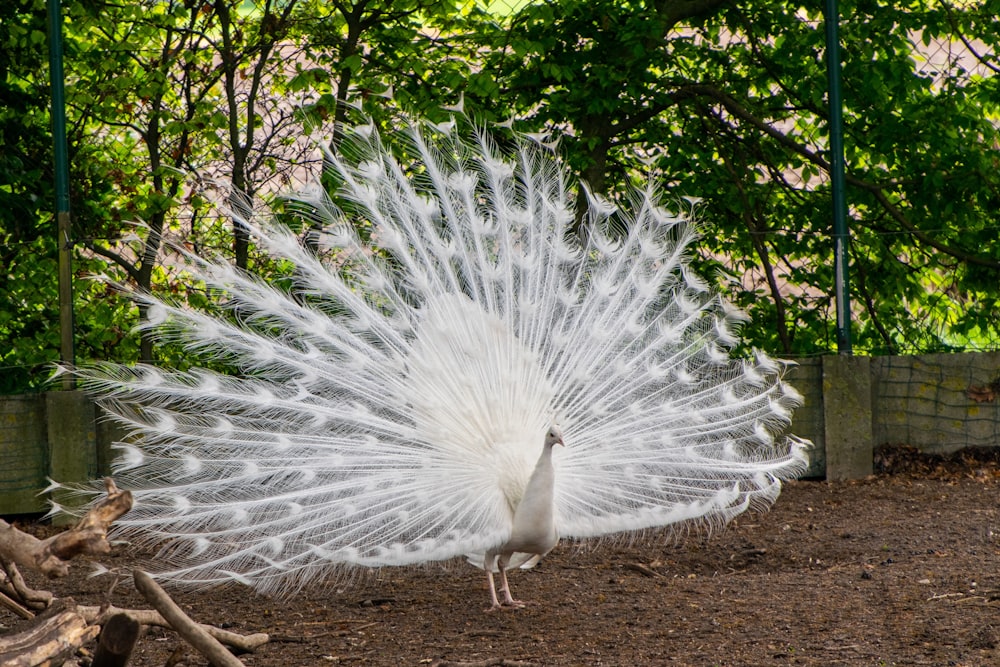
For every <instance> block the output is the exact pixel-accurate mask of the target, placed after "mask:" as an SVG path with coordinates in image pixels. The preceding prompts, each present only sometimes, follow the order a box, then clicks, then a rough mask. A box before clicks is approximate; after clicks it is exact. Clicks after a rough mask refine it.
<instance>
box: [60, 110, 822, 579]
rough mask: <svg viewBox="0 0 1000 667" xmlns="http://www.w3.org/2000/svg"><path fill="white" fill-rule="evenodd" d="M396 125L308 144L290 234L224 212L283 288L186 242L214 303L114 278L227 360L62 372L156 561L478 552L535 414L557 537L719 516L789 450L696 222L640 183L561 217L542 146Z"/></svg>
mask: <svg viewBox="0 0 1000 667" xmlns="http://www.w3.org/2000/svg"><path fill="white" fill-rule="evenodd" d="M403 144H404V146H405V148H406V149H407V151H408V152H409V154H410V156H411V158H412V159H413V164H412V165H410V164H408V165H406V166H404V162H403V161H400V160H397V159H395V158H393V157H392V155H391V154H390V152H389V151H388V150H387V149H386V148H385V147H384V145H383V144H382V140H381V138H380V137H379V135H378V132H377V131H376V130H375V129H374V128H373V127H372V126H362V127H359V128H356V129H355V131H354V132H353V133H351V134H349V136H348V138H347V140H346V143H345V144H344V147H343V149H342V150H341V151H340V152H339V153H338V154H330V155H329V156H328V161H329V164H330V169H331V173H332V174H333V178H334V180H335V181H336V182H338V183H339V184H340V190H339V191H338V193H337V199H336V202H337V203H336V204H335V203H334V201H332V200H330V199H328V198H326V196H325V195H324V194H322V193H317V192H314V193H313V194H312V195H310V196H308V197H304V198H303V199H302V201H301V202H300V207H301V208H302V209H303V210H304V211H306V213H307V215H308V217H309V218H310V221H311V222H312V223H313V231H311V232H310V238H309V240H310V245H311V247H310V248H308V249H307V248H305V247H304V246H303V245H302V243H300V240H299V239H297V238H296V237H295V236H293V234H292V233H291V232H290V231H288V230H287V229H281V228H278V227H277V226H275V225H272V224H270V223H267V222H259V221H254V220H248V221H245V224H246V226H247V228H248V229H249V230H250V231H251V232H252V233H253V234H254V235H255V236H256V238H257V239H258V242H259V243H260V244H261V246H262V247H264V248H266V249H267V251H268V252H270V253H271V254H273V255H274V256H276V257H279V258H282V259H284V260H285V261H286V262H287V263H288V264H289V265H291V266H294V267H295V268H294V274H293V276H292V279H291V281H290V282H291V284H292V287H291V288H290V291H289V290H288V289H279V288H277V287H274V286H272V285H269V284H267V283H265V282H264V281H262V280H260V279H258V278H256V277H253V276H250V275H247V274H245V273H243V272H241V271H239V270H237V269H235V268H233V267H231V266H230V265H228V264H227V263H225V262H217V261H206V260H203V259H199V258H197V257H193V256H188V257H187V259H188V262H189V269H190V271H191V272H192V274H193V275H194V276H195V277H196V278H197V279H198V280H200V281H203V282H204V283H205V285H206V286H208V287H210V288H211V289H212V290H213V292H215V293H217V294H220V295H222V296H221V297H220V299H219V306H220V307H221V312H218V313H214V314H208V313H203V312H199V311H196V310H193V309H191V308H188V307H185V306H178V305H171V304H168V303H166V302H164V301H161V300H159V299H157V298H155V297H152V296H148V295H135V298H136V299H137V300H139V301H142V302H144V303H145V305H146V306H147V307H148V308H149V312H150V321H149V323H148V324H147V325H145V326H147V327H148V328H150V329H151V330H152V331H155V332H156V333H157V335H159V336H161V337H162V338H164V339H171V340H175V341H179V342H181V343H183V344H184V345H185V346H186V348H187V349H188V350H189V351H190V352H191V354H192V355H195V356H198V357H207V358H211V359H214V360H215V361H216V362H219V363H224V364H226V365H227V366H229V367H231V368H233V369H234V373H233V374H231V375H224V374H220V373H217V372H212V371H208V370H204V369H196V370H192V371H190V372H177V371H169V370H164V369H159V368H154V367H150V366H138V367H135V368H125V367H121V366H116V365H111V364H99V365H95V366H92V367H89V368H83V369H79V370H78V371H76V372H77V373H78V375H79V377H80V378H81V380H82V382H83V384H84V386H85V387H86V388H87V389H88V390H90V391H92V392H93V393H94V394H95V395H97V396H98V397H99V398H100V400H101V401H102V403H103V404H104V406H105V407H106V408H108V410H109V411H110V412H111V413H112V414H113V415H114V416H115V417H116V418H117V419H118V420H119V421H120V422H121V423H122V424H123V425H124V426H125V427H126V428H127V429H128V430H129V431H130V433H131V436H132V437H130V438H129V443H130V444H124V445H122V447H123V451H122V454H123V455H122V457H121V458H120V460H119V463H118V467H117V469H116V471H115V475H116V477H117V479H118V483H119V485H120V486H122V487H123V488H132V489H135V494H136V500H137V503H136V508H135V509H134V510H133V512H131V513H130V514H129V515H127V516H126V517H125V518H124V520H123V521H122V529H123V530H124V531H126V532H127V534H128V535H129V536H131V537H132V538H133V539H141V540H142V541H144V542H147V543H150V544H156V543H165V544H166V545H167V549H168V550H169V552H170V556H171V558H172V562H173V563H174V565H175V569H174V570H172V571H170V572H166V573H164V574H163V576H165V577H166V578H168V579H174V580H177V581H181V582H185V583H188V584H192V585H200V586H207V585H214V584H218V583H221V582H224V581H232V580H235V581H240V582H243V583H247V584H249V585H253V586H256V587H258V588H260V589H262V590H265V591H271V592H282V593H287V592H288V591H290V590H294V589H296V588H297V587H301V586H303V585H306V584H308V583H309V582H311V581H313V580H314V579H317V578H323V577H329V576H331V575H335V574H336V573H337V572H338V571H341V570H342V569H343V568H345V567H352V566H369V567H378V566H385V565H405V564H411V563H419V562H425V561H432V560H444V559H449V558H453V557H455V556H459V555H463V554H467V553H473V552H486V551H488V550H490V549H492V548H495V547H497V546H498V545H500V544H502V543H503V542H504V541H505V540H506V539H507V538H508V537H509V532H510V516H511V512H512V507H511V504H512V502H513V501H514V500H515V499H516V498H518V497H519V494H520V493H522V492H523V489H524V484H525V483H526V480H527V477H528V475H529V474H530V473H531V470H532V466H533V465H534V462H535V460H536V458H537V457H538V454H539V447H540V443H541V442H542V436H543V434H544V433H545V430H546V428H548V425H549V424H551V423H553V422H555V421H558V422H559V423H560V424H561V426H562V429H563V432H564V435H565V442H566V445H567V446H566V447H565V448H564V449H563V448H559V451H558V452H555V453H554V460H555V469H556V493H555V502H556V509H555V512H556V519H557V525H558V531H559V533H560V534H561V535H564V536H576V537H592V536H598V535H606V534H613V533H618V532H623V531H631V530H640V529H645V528H652V527H659V526H667V525H671V524H674V523H678V522H688V521H693V520H702V521H708V522H724V521H727V520H729V519H730V518H732V517H733V516H735V515H736V514H738V513H740V512H742V511H744V510H746V509H747V508H749V507H751V506H765V505H767V504H769V503H770V502H772V501H773V500H774V498H775V497H776V496H777V494H778V491H779V490H780V480H782V479H788V478H790V477H793V476H795V475H797V474H798V473H799V472H800V471H802V470H803V468H804V465H805V457H804V454H803V448H804V445H803V443H800V442H798V441H796V440H794V439H789V438H786V437H783V436H781V433H782V432H783V430H784V429H785V428H786V427H787V425H788V423H789V420H790V414H791V410H792V409H793V408H794V407H795V406H796V405H797V404H798V403H799V401H800V397H799V396H798V394H796V393H795V392H794V390H792V389H791V388H789V387H787V386H786V385H785V384H784V383H783V382H782V380H781V375H782V365H781V364H779V363H777V362H774V361H772V360H770V359H768V358H767V357H766V356H765V355H763V354H758V355H757V357H756V358H755V359H752V360H734V359H731V358H730V349H731V348H732V347H733V346H734V345H735V344H736V343H737V341H738V337H737V328H738V326H739V325H740V323H742V322H743V321H745V316H744V315H743V314H742V313H741V312H739V311H738V310H737V309H735V308H733V307H732V306H730V305H729V304H727V303H726V302H725V301H724V300H722V299H721V298H720V297H718V296H715V295H713V294H712V293H711V290H710V289H709V288H708V286H707V285H706V284H705V283H704V281H702V280H701V279H700V278H699V277H698V276H697V275H696V274H695V272H694V271H693V270H692V269H691V267H690V264H689V256H690V254H691V252H692V250H691V246H692V244H693V243H694V242H695V240H696V239H697V233H696V229H695V226H694V225H693V224H692V223H691V222H690V220H688V219H687V218H686V217H685V216H682V215H677V214H674V213H671V212H669V211H667V210H665V209H664V208H663V207H662V205H661V203H660V201H659V199H658V194H657V193H656V191H655V190H654V189H652V188H649V189H647V190H645V191H641V192H637V193H635V194H634V196H633V200H632V202H631V210H632V211H633V212H632V214H631V215H630V216H629V215H626V214H623V213H622V212H620V211H618V210H617V209H616V208H615V207H614V206H612V205H611V204H610V203H608V202H606V201H604V200H601V199H600V198H599V197H594V196H592V204H591V206H590V210H591V211H592V215H591V219H590V220H589V221H588V224H587V226H586V230H587V231H586V234H585V235H584V237H585V239H586V240H585V241H579V240H577V237H576V235H575V234H574V233H573V225H574V217H573V210H574V209H573V202H572V200H571V197H570V196H569V195H568V194H567V187H566V179H565V172H564V170H563V169H562V167H561V166H560V165H559V164H558V163H557V162H556V161H555V160H554V159H552V158H551V157H550V156H548V155H546V154H545V152H544V151H543V150H541V149H540V148H538V147H536V146H533V145H531V144H530V143H527V142H522V143H519V144H518V145H517V148H516V149H515V150H514V151H513V153H511V154H506V153H504V152H502V151H501V150H500V149H499V148H498V147H497V145H496V144H495V143H494V142H493V141H492V139H491V138H490V137H489V136H488V135H487V134H485V133H484V132H472V133H471V136H470V137H469V138H465V137H463V136H461V135H460V134H459V133H458V132H457V131H453V132H451V133H447V134H434V133H430V132H426V131H423V130H420V129H417V128H411V130H410V132H409V133H408V134H407V135H406V139H405V141H404V142H403ZM605 228H608V229H617V230H623V231H622V233H621V234H616V235H612V234H610V233H605V232H604V231H603V230H604V229H605ZM359 230H360V231H359ZM317 249H318V250H317Z"/></svg>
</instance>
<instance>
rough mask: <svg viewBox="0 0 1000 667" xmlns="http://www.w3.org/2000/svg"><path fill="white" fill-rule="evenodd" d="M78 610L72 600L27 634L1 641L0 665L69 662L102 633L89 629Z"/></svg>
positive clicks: (42, 618) (17, 666)
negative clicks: (82, 647)
mask: <svg viewBox="0 0 1000 667" xmlns="http://www.w3.org/2000/svg"><path fill="white" fill-rule="evenodd" d="M75 607H76V605H75V603H74V602H73V601H72V600H65V601H62V602H61V603H60V604H59V605H58V606H55V607H53V608H52V609H50V610H49V612H47V613H46V614H44V615H43V616H40V617H39V618H38V621H37V622H36V623H34V624H33V625H32V626H31V627H30V628H28V629H27V630H24V631H22V632H16V633H13V634H9V635H3V636H2V637H0V665H4V667H35V666H36V665H61V664H62V663H63V662H65V661H66V660H67V659H69V658H70V657H71V656H72V655H73V654H74V653H76V651H77V650H78V649H79V648H80V647H81V646H83V645H84V644H86V643H87V642H89V641H91V640H92V639H94V638H95V637H97V635H98V634H99V633H100V631H101V629H100V628H99V627H97V626H94V625H88V624H87V621H86V620H85V619H84V618H83V617H82V616H80V614H78V613H77V612H76V609H75Z"/></svg>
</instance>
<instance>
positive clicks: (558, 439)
mask: <svg viewBox="0 0 1000 667" xmlns="http://www.w3.org/2000/svg"><path fill="white" fill-rule="evenodd" d="M553 445H562V446H564V447H565V446H566V443H564V442H563V437H562V431H560V430H559V427H558V426H555V425H552V426H550V427H549V430H548V433H546V434H545V446H546V447H552V446H553Z"/></svg>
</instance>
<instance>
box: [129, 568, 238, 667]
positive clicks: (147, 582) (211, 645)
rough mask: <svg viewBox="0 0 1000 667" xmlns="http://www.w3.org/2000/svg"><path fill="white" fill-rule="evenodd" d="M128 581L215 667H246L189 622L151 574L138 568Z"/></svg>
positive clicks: (201, 628) (217, 642)
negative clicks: (133, 583) (132, 582)
mask: <svg viewBox="0 0 1000 667" xmlns="http://www.w3.org/2000/svg"><path fill="white" fill-rule="evenodd" d="M132 580H133V581H134V582H135V587H136V589H137V590H138V591H139V592H140V593H142V596H143V597H144V598H146V602H148V603H149V604H151V605H153V607H154V608H155V609H156V610H157V611H158V612H160V614H162V615H163V618H165V619H166V620H167V622H168V623H170V627H172V628H173V629H174V630H175V631H176V632H177V634H179V635H180V636H181V637H183V638H184V639H185V640H187V642H188V643H189V644H191V646H193V647H194V648H195V649H197V650H198V652H199V653H201V654H202V655H203V656H205V657H206V658H208V661H209V662H210V663H212V664H213V665H214V666H215V667H246V666H245V665H244V664H243V663H242V662H241V661H240V660H238V659H237V658H236V656H234V655H233V654H232V653H230V652H229V650H228V649H226V647H225V646H223V645H222V644H221V643H219V641H218V640H216V639H215V638H214V637H212V636H211V635H210V634H209V633H208V632H206V631H205V629H204V628H203V627H202V626H201V625H199V624H198V623H195V622H194V621H192V620H191V619H190V618H189V617H188V615H187V614H185V613H184V612H183V611H182V610H181V608H180V607H178V606H177V603H176V602H174V601H173V600H171V599H170V596H169V595H167V593H166V591H164V590H163V589H162V588H160V586H159V584H157V583H156V582H155V581H153V578H152V577H151V576H149V575H148V574H146V573H145V572H143V571H142V570H134V571H133V572H132Z"/></svg>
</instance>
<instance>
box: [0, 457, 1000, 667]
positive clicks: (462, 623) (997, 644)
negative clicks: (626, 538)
mask: <svg viewBox="0 0 1000 667" xmlns="http://www.w3.org/2000/svg"><path fill="white" fill-rule="evenodd" d="M997 459H998V453H997V452H996V451H994V450H985V451H984V450H980V451H971V452H969V451H967V452H963V453H960V454H959V455H955V456H951V457H947V458H942V457H927V456H922V455H919V454H917V453H915V452H914V451H912V450H908V449H906V448H892V449H886V450H883V451H882V452H880V454H879V457H878V459H877V467H878V469H879V474H877V475H876V476H873V477H871V478H869V479H867V480H864V481H861V482H851V483H829V482H822V481H797V482H793V483H790V484H788V485H787V486H786V488H785V490H784V491H783V493H782V495H781V497H780V498H779V500H778V502H777V503H776V504H775V506H774V508H773V509H772V510H771V511H770V512H768V513H766V514H761V515H751V516H744V517H741V518H740V519H738V520H737V521H735V522H734V523H732V524H731V525H730V526H729V527H728V528H727V529H725V530H723V531H720V532H717V533H716V534H714V535H711V536H705V535H700V534H692V535H688V536H686V537H685V538H684V539H681V540H666V539H664V538H662V537H659V538H657V537H655V536H654V537H649V538H645V539H643V540H641V541H640V540H636V541H633V542H632V543H630V544H622V543H621V542H610V543H607V544H585V545H579V544H573V543H563V544H561V545H560V546H559V547H558V548H557V549H556V550H555V551H554V552H553V553H552V554H550V555H549V557H547V558H546V559H545V560H544V561H542V563H541V564H540V565H539V566H538V567H536V568H535V569H533V570H530V571H518V572H515V573H513V574H512V575H511V584H512V587H513V590H514V594H515V596H518V597H521V598H524V599H527V600H532V601H534V602H535V603H536V604H533V605H530V606H528V607H525V608H523V609H507V610H503V611H500V612H494V613H486V612H485V611H484V610H485V608H486V607H487V601H488V597H487V590H486V585H485V583H486V582H485V577H484V576H483V574H482V573H481V572H480V571H479V570H476V569H473V568H472V567H470V566H467V565H464V564H459V563H455V564H448V565H443V566H441V565H433V566H427V567H423V568H416V569H395V568H387V569H384V570H382V571H379V572H377V573H374V574H372V575H370V576H362V577H359V578H358V579H357V580H356V581H354V582H353V583H352V585H350V586H347V587H340V588H334V589H330V590H310V591H306V592H303V593H300V594H299V595H297V596H296V597H294V598H292V599H289V600H275V599H270V598H267V597H263V596H259V595H256V594H254V593H252V592H249V591H248V590H246V589H241V588H236V587H233V588H227V589H223V590H217V591H213V592H210V593H184V592H175V596H174V597H175V599H176V600H177V601H178V602H179V603H180V604H181V605H182V607H184V609H185V610H186V611H187V612H188V613H189V614H190V615H191V616H192V617H193V618H194V619H195V620H198V621H200V622H203V623H211V624H215V625H220V626H222V627H225V628H228V629H230V630H234V631H237V632H243V633H248V634H249V633H255V632H267V633H269V634H270V635H271V636H272V641H271V642H270V643H269V644H267V645H265V646H263V647H261V648H260V649H258V650H257V652H256V653H254V654H250V655H244V656H241V659H242V660H243V661H244V663H245V664H246V665H247V666H248V667H272V666H274V667H277V666H280V667H289V666H293V667H294V666H297V665H301V666H309V665H422V664H428V665H431V664H435V663H439V664H441V663H443V664H460V663H463V662H469V663H476V662H479V663H482V664H537V665H660V664H674V665H996V664H1000V571H998V563H1000V512H998V502H997V501H998V493H1000V466H998V463H997ZM148 558H149V554H142V553H134V552H132V551H130V550H129V548H128V547H127V546H123V547H120V548H119V550H118V551H117V553H116V554H114V556H113V557H112V558H110V559H109V560H108V561H107V562H106V565H109V566H111V567H112V568H116V569H121V570H122V571H126V572H127V571H129V570H130V569H131V568H133V567H136V566H148V560H147V559H148ZM88 574H90V572H89V568H88V567H87V566H86V565H83V564H79V565H77V566H76V567H75V568H74V571H73V574H72V575H71V576H70V577H68V578H66V579H62V580H58V581H55V582H39V581H37V580H36V581H34V582H32V583H34V584H36V585H42V586H47V587H48V588H49V589H50V590H53V591H54V592H55V593H56V594H57V595H58V596H60V597H73V598H74V599H75V600H76V601H77V602H79V603H81V604H100V603H101V602H102V601H105V600H110V602H112V603H113V604H115V605H117V606H120V607H129V606H131V607H138V608H145V607H147V605H145V603H143V602H142V600H141V599H140V598H139V597H138V595H137V594H136V593H135V592H134V591H133V590H132V589H131V584H130V583H128V580H127V579H123V580H122V581H120V582H119V583H118V584H117V586H113V587H112V584H111V578H110V577H108V576H101V577H88V576H87V575H88ZM109 588H111V590H110V593H109ZM22 623H23V622H21V621H18V620H17V619H16V618H14V617H13V616H10V615H8V614H7V612H4V611H0V624H2V625H5V626H9V627H10V628H11V629H18V628H19V627H21V626H22ZM175 649H181V650H187V652H188V654H189V655H188V659H187V662H184V664H186V665H204V664H206V663H205V661H204V659H202V658H200V657H198V656H196V655H194V654H193V653H192V652H191V651H190V649H185V648H184V644H183V642H182V641H181V640H180V639H179V638H178V637H177V636H176V635H174V634H173V633H172V632H170V631H166V630H159V629H150V630H149V631H148V632H147V633H146V635H145V636H144V637H143V639H142V640H141V641H140V644H139V647H138V648H137V654H136V656H135V657H134V658H133V663H131V664H134V665H136V666H137V667H152V666H155V667H162V666H163V665H164V664H165V663H166V662H167V660H168V657H169V656H170V655H171V653H172V652H174V651H175ZM501 660H505V661H507V662H505V663H501V662H500V661H501ZM84 662H86V661H85V660H84Z"/></svg>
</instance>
